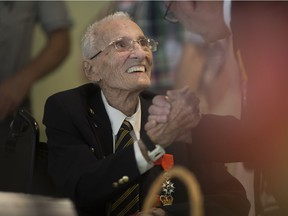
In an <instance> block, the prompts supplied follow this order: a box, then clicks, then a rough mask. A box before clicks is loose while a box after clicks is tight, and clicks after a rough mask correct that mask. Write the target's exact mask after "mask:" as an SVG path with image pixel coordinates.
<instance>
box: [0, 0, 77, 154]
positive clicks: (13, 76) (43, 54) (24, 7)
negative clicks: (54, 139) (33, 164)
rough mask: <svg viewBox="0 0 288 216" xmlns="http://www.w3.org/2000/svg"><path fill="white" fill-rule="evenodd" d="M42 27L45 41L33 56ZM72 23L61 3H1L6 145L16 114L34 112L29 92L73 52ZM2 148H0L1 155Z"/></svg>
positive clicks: (0, 118) (0, 114) (0, 106)
mask: <svg viewBox="0 0 288 216" xmlns="http://www.w3.org/2000/svg"><path fill="white" fill-rule="evenodd" d="M36 25H40V26H41V27H42V29H43V31H44V33H45V34H46V42H45V44H44V46H43V48H42V50H41V51H40V52H39V53H37V55H36V56H33V57H32V56H31V50H32V43H33V34H34V30H35V26H36ZM71 26H72V20H71V18H70V16H69V12H68V9H67V8H66V5H65V2H62V1H31V2H28V1H1V2H0V139H1V143H5V142H6V139H7V137H8V135H9V130H10V124H11V121H12V120H13V114H14V112H16V111H17V109H19V108H20V107H21V108H25V109H26V110H28V111H30V112H31V106H30V98H29V94H30V90H31V88H32V87H33V85H34V84H35V83H36V82H37V81H38V80H39V79H41V78H43V77H44V76H45V75H47V74H49V73H51V72H53V70H54V69H55V68H56V67H58V66H59V65H60V64H61V63H63V61H64V60H65V58H66V57H67V55H68V53H69V50H70V33H69V29H70V27H71ZM2 148H3V145H1V146H0V153H1V151H2Z"/></svg>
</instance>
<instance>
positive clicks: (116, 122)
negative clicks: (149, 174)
mask: <svg viewBox="0 0 288 216" xmlns="http://www.w3.org/2000/svg"><path fill="white" fill-rule="evenodd" d="M101 96H102V100H103V103H104V106H105V109H106V112H107V114H108V116H109V119H110V123H111V127H112V133H113V152H115V141H116V136H117V133H118V131H119V129H120V127H121V125H122V123H123V121H124V120H125V119H126V120H127V121H129V122H130V124H131V125H132V127H133V130H132V131H131V136H132V137H133V139H134V144H133V147H134V152H135V157H136V162H137V166H138V169H139V172H140V174H143V173H145V172H146V171H148V170H149V169H151V168H152V167H153V163H152V162H149V163H148V162H147V161H146V159H145V158H144V156H143V155H142V153H141V150H140V148H139V144H138V140H139V139H140V129H141V106H140V103H141V102H140V99H139V103H138V106H137V110H136V112H135V113H134V114H133V115H132V116H126V115H125V114H123V113H122V112H121V111H119V110H117V109H115V108H114V107H112V106H110V105H109V103H108V101H107V99H106V97H105V96H104V94H103V92H102V91H101Z"/></svg>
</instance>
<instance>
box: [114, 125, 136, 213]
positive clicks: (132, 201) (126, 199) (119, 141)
mask: <svg viewBox="0 0 288 216" xmlns="http://www.w3.org/2000/svg"><path fill="white" fill-rule="evenodd" d="M131 130H133V128H132V125H131V124H130V122H128V121H126V120H124V122H123V124H122V126H121V128H120V130H119V132H118V134H117V138H116V143H115V149H116V152H117V151H119V150H121V149H123V148H126V147H127V146H129V145H132V144H133V142H134V140H133V138H132V137H131V135H130V131H131ZM111 204H112V205H111V214H110V215H111V216H127V215H133V214H135V213H137V212H138V211H139V185H138V184H135V185H132V186H131V187H129V188H128V189H127V190H125V191H124V192H123V193H122V194H119V195H118V196H116V197H115V198H113V200H112V202H111Z"/></svg>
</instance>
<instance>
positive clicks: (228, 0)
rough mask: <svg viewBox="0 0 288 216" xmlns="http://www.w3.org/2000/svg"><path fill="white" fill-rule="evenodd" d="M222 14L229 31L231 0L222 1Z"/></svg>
mask: <svg viewBox="0 0 288 216" xmlns="http://www.w3.org/2000/svg"><path fill="white" fill-rule="evenodd" d="M223 16H224V22H225V24H226V26H227V27H228V29H229V30H230V32H231V26H230V22H231V0H224V1H223Z"/></svg>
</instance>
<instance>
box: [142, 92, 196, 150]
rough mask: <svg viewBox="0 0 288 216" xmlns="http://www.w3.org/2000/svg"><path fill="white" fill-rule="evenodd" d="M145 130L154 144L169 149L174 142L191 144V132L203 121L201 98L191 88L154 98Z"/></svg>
mask: <svg viewBox="0 0 288 216" xmlns="http://www.w3.org/2000/svg"><path fill="white" fill-rule="evenodd" d="M152 103H153V104H152V105H151V106H150V108H149V117H148V122H147V123H146V125H145V130H146V131H147V134H148V136H149V137H150V138H151V140H152V141H153V142H154V143H157V144H158V145H161V146H162V147H164V148H165V147H167V146H169V145H171V144H172V143H173V142H175V141H176V142H177V141H179V142H181V141H182V142H191V141H192V138H191V132H190V130H191V129H192V128H194V127H195V126H197V124H198V123H199V121H200V119H201V114H200V109H199V103H200V100H199V98H198V97H197V96H196V95H195V94H194V93H193V92H192V90H191V89H190V88H189V87H184V88H182V89H179V90H171V91H167V96H164V95H158V96H156V97H154V98H153V101H152Z"/></svg>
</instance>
